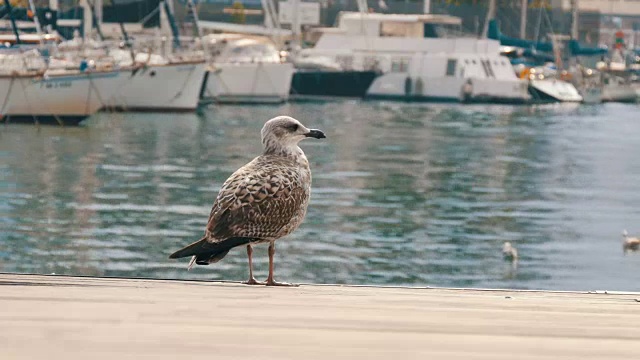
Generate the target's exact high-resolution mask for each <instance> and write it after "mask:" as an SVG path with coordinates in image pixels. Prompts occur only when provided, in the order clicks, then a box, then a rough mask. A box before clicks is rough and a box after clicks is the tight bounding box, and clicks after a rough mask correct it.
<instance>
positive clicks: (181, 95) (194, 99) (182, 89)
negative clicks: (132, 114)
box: [105, 62, 206, 111]
mask: <svg viewBox="0 0 640 360" xmlns="http://www.w3.org/2000/svg"><path fill="white" fill-rule="evenodd" d="M205 71H206V69H205V63H204V62H198V63H187V64H167V65H149V66H145V67H141V68H136V69H133V70H130V71H129V73H128V75H127V82H126V83H125V84H124V85H123V86H122V87H121V88H120V89H119V90H118V92H117V93H116V94H114V96H113V97H111V98H110V99H109V101H108V105H107V106H106V107H105V110H120V111H123V110H124V111H194V110H195V109H196V108H197V107H198V98H199V95H200V90H201V88H202V82H203V81H204V74H205Z"/></svg>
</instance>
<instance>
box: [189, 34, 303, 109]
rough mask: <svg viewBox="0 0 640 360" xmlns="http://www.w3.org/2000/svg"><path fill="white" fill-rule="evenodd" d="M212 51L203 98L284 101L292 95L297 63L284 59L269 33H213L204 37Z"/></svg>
mask: <svg viewBox="0 0 640 360" xmlns="http://www.w3.org/2000/svg"><path fill="white" fill-rule="evenodd" d="M203 41H204V42H205V44H206V48H207V49H208V51H209V52H210V54H211V60H210V62H209V68H208V72H207V79H206V87H205V88H204V91H203V93H202V100H203V101H205V102H206V101H209V102H211V101H213V102H218V103H281V102H284V101H287V99H288V98H289V91H290V89H291V78H292V76H293V72H294V67H293V64H291V63H286V62H283V61H282V60H281V57H280V52H279V51H278V50H277V49H276V47H275V46H274V45H273V43H272V42H271V40H269V39H268V38H267V37H258V36H248V35H238V34H212V35H207V36H204V37H203Z"/></svg>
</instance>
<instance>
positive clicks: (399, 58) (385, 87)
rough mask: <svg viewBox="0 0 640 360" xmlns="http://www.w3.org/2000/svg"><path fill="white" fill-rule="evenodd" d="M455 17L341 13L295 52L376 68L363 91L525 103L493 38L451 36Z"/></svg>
mask: <svg viewBox="0 0 640 360" xmlns="http://www.w3.org/2000/svg"><path fill="white" fill-rule="evenodd" d="M460 25H461V20H460V18H457V17H453V16H448V15H435V14H419V15H414V14H378V13H360V12H342V13H340V14H339V16H338V27H337V28H330V29H327V30H326V31H325V32H324V33H322V34H321V35H320V38H319V40H318V42H317V43H316V45H315V46H314V47H313V48H310V49H303V50H301V52H300V56H302V57H313V56H322V57H329V58H331V59H334V60H335V61H336V62H337V63H339V64H341V67H342V69H344V70H356V71H364V70H375V71H378V72H380V73H381V75H380V76H378V77H377V78H376V79H375V80H374V81H373V83H372V84H371V86H370V87H369V89H368V90H367V94H366V97H368V98H386V99H397V100H411V101H460V102H509V103H510V102H513V103H522V102H528V101H529V100H530V99H531V97H530V95H529V93H528V90H527V81H526V80H523V79H519V78H518V77H517V76H516V74H515V73H514V71H513V68H512V66H511V64H510V62H509V59H508V58H506V57H504V56H502V55H500V43H499V42H498V41H496V40H490V39H476V38H471V37H463V36H461V35H459V28H460Z"/></svg>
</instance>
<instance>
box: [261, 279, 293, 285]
mask: <svg viewBox="0 0 640 360" xmlns="http://www.w3.org/2000/svg"><path fill="white" fill-rule="evenodd" d="M267 286H291V287H297V286H300V285H298V284H291V283H287V282H277V281H275V280H273V279H267Z"/></svg>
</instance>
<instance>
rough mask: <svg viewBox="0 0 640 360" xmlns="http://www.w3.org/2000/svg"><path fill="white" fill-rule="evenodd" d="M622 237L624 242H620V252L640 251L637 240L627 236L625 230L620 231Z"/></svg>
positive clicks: (638, 240) (639, 242)
mask: <svg viewBox="0 0 640 360" xmlns="http://www.w3.org/2000/svg"><path fill="white" fill-rule="evenodd" d="M622 237H623V238H624V241H623V242H622V250H623V251H624V252H625V253H627V252H628V251H638V249H640V239H639V238H637V237H631V236H629V233H628V232H627V230H623V231H622Z"/></svg>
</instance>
